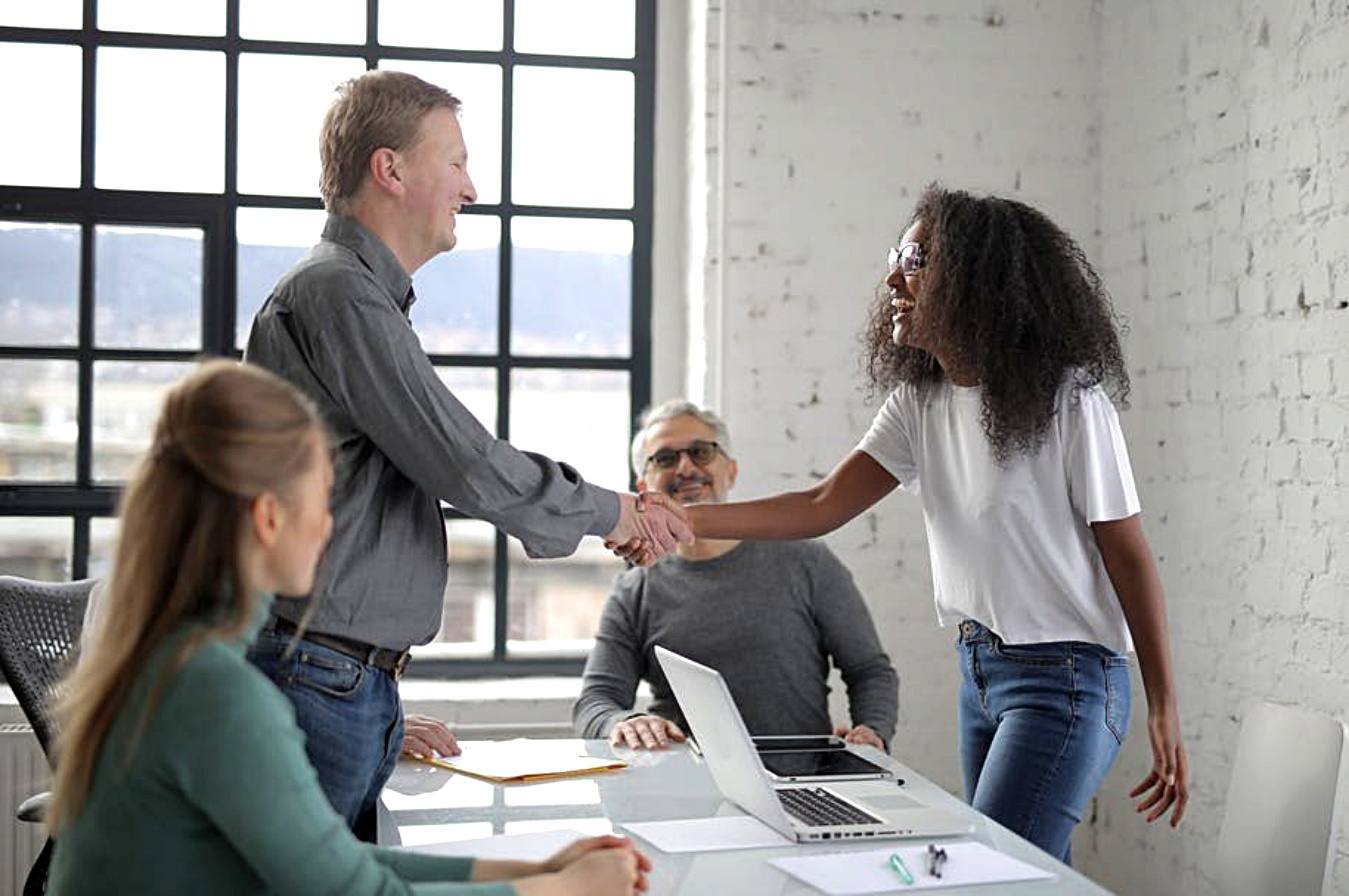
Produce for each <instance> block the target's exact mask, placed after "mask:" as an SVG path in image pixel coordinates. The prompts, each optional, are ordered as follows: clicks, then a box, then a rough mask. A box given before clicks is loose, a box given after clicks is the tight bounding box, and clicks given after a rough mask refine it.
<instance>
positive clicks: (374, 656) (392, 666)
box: [270, 616, 412, 681]
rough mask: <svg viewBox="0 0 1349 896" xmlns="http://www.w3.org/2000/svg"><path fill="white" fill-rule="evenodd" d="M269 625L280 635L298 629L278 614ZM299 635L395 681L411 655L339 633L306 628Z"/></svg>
mask: <svg viewBox="0 0 1349 896" xmlns="http://www.w3.org/2000/svg"><path fill="white" fill-rule="evenodd" d="M270 627H271V629H272V630H273V631H275V632H276V633H278V634H281V635H293V634H295V633H296V632H297V631H299V629H298V628H296V625H295V623H293V622H291V621H290V620H289V619H282V618H281V617H280V616H273V617H272V621H271V626H270ZM300 637H301V640H304V641H312V642H313V643H315V644H317V645H319V646H320V647H327V648H328V649H329V650H336V651H337V652H338V653H340V654H343V655H344V656H349V657H351V658H352V659H354V660H357V661H359V662H362V663H364V664H365V665H367V666H374V667H375V668H376V669H382V670H384V671H385V672H388V673H389V674H390V675H392V676H393V678H394V680H395V681H397V680H398V679H400V678H402V677H403V673H404V672H406V671H407V667H408V659H409V657H410V656H411V655H412V651H410V650H401V651H400V650H390V649H389V648H387V647H375V646H374V645H372V644H366V643H365V642H364V641H355V640H352V639H351V638H343V637H341V636H340V635H325V634H323V633H322V632H312V631H307V630H306V631H305V633H304V634H303V635H301V636H300Z"/></svg>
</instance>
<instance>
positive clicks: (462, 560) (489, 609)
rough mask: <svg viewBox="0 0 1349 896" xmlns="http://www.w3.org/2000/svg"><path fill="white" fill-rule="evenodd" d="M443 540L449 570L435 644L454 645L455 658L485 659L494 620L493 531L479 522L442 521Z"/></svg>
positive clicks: (489, 648) (441, 652)
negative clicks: (447, 548)
mask: <svg viewBox="0 0 1349 896" xmlns="http://www.w3.org/2000/svg"><path fill="white" fill-rule="evenodd" d="M445 537H446V538H447V539H449V545H450V554H449V557H450V560H449V563H450V569H449V579H448V580H447V582H446V583H445V615H444V617H443V618H442V620H441V623H440V634H438V635H436V641H437V642H438V643H441V644H455V645H458V648H459V649H457V650H455V651H454V654H455V655H478V656H489V655H491V653H492V641H493V627H494V625H495V622H494V620H495V618H496V614H495V612H494V609H493V601H494V596H493V595H494V591H493V587H492V566H493V562H494V561H493V555H494V552H495V549H496V541H495V539H496V529H495V528H493V527H492V526H491V525H490V524H489V523H484V522H481V521H479V520H446V521H445ZM434 652H435V653H437V654H439V655H441V656H443V655H444V652H443V651H434Z"/></svg>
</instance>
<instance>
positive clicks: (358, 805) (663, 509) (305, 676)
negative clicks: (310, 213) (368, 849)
mask: <svg viewBox="0 0 1349 896" xmlns="http://www.w3.org/2000/svg"><path fill="white" fill-rule="evenodd" d="M458 107H459V101H458V100H457V99H456V98H455V97H453V96H452V95H450V94H449V93H448V92H446V91H445V90H443V89H442V88H440V87H436V86H433V85H431V84H427V83H426V82H425V81H422V80H420V79H418V78H415V77H413V76H412V75H407V74H403V73H400V72H392V71H374V72H367V73H366V74H365V75H363V76H361V77H359V78H356V79H354V80H352V81H350V82H348V83H347V84H345V85H343V86H342V88H341V89H340V91H339V95H338V98H337V99H336V100H335V101H334V103H333V105H332V107H331V108H330V109H329V110H328V114H327V116H326V118H325V119H324V123H323V128H322V133H321V140H320V156H321V161H322V174H321V179H320V188H321V191H322V193H323V200H324V204H325V206H326V207H327V208H328V211H329V213H330V214H329V217H328V221H327V224H326V225H325V226H324V229H323V238H322V241H321V242H320V243H319V244H318V245H317V246H315V247H314V249H313V250H311V251H310V253H309V254H308V255H307V256H305V258H303V259H302V260H301V261H300V262H299V263H298V264H296V266H295V267H294V268H293V269H292V270H291V271H290V272H289V273H288V274H286V275H285V276H284V277H283V278H282V279H281V281H280V282H279V283H278V284H277V286H276V288H275V289H274V290H273V292H272V294H271V296H270V297H269V298H268V299H267V301H266V303H265V304H264V305H263V307H262V309H261V310H260V311H259V312H258V315H257V318H256V319H255V320H254V321H253V329H252V332H251V333H250V334H249V338H248V348H247V351H246V352H245V360H247V361H250V362H253V363H256V364H259V365H261V366H263V367H266V368H268V369H270V370H272V371H274V372H276V373H278V374H280V375H282V376H284V377H285V378H286V379H288V380H290V381H291V382H292V383H294V384H295V385H297V386H299V387H300V388H301V389H302V390H303V391H304V392H305V393H306V394H307V395H308V396H309V397H310V398H312V399H313V400H314V402H315V403H316V404H317V405H318V407H319V410H320V411H321V412H322V414H323V418H324V420H325V422H326V423H327V425H328V427H329V430H330V432H331V435H332V439H333V468H334V477H335V481H334V484H333V506H332V512H333V534H332V539H331V541H330V542H329V545H328V548H327V552H326V554H325V556H324V559H323V561H322V563H321V564H320V567H319V572H318V579H317V582H316V584H315V587H314V593H313V594H312V595H311V596H310V597H309V598H308V599H307V600H306V599H298V600H296V599H289V600H277V601H276V603H275V605H274V607H273V613H274V616H273V618H272V620H271V621H270V622H269V623H268V624H267V625H266V626H265V627H264V629H263V631H262V633H261V635H260V636H259V639H258V642H257V644H256V645H255V647H254V648H253V650H252V652H251V653H250V658H251V659H252V660H253V662H254V663H255V664H256V665H257V666H258V668H259V669H261V670H262V671H263V672H265V673H266V674H268V675H269V676H270V677H271V678H272V679H273V681H275V682H276V684H277V686H278V687H280V688H281V690H282V691H284V692H285V693H286V695H287V696H288V697H289V698H290V699H291V702H292V703H293V704H294V706H295V710H296V716H297V721H298V722H299V724H300V727H301V728H302V729H304V732H305V737H306V749H307V751H308V753H309V758H310V761H311V762H312V763H313V765H314V768H315V770H316V771H317V772H318V776H319V782H320V783H321V784H322V785H323V788H324V791H325V793H327V795H328V798H329V800H330V801H331V802H332V803H333V806H334V808H336V809H337V811H338V812H339V813H340V814H342V815H344V816H345V817H346V818H347V821H348V823H350V824H351V825H352V827H353V830H355V831H356V833H357V834H358V835H360V836H363V837H365V838H366V839H373V837H374V808H375V802H376V800H377V799H378V797H379V793H380V790H381V789H382V788H383V786H384V782H385V781H386V780H387V779H388V776H389V774H390V772H391V771H392V769H393V765H394V763H395V762H396V761H397V758H398V753H399V750H400V748H401V747H402V746H403V740H404V719H403V714H402V709H401V705H400V703H399V700H398V685H397V679H398V678H399V677H400V676H401V675H402V672H403V669H404V668H405V666H406V664H407V659H408V648H409V647H410V646H411V645H413V644H424V643H426V642H427V641H430V640H431V639H432V638H433V637H434V636H435V635H436V632H437V631H438V629H439V626H440V618H441V611H442V603H443V599H444V590H445V577H446V546H445V529H444V522H443V520H442V518H441V512H440V506H439V504H438V500H440V499H443V500H445V501H449V502H450V503H451V504H453V505H454V506H455V507H457V508H458V509H459V510H462V511H463V512H465V513H467V514H470V515H472V516H475V517H479V518H481V519H484V520H487V521H489V522H491V523H493V524H495V525H496V526H498V527H499V528H501V529H502V530H503V531H505V532H507V533H508V534H510V535H514V536H515V537H517V538H518V539H520V541H521V542H522V543H523V545H524V547H525V551H526V552H527V553H528V554H529V556H531V557H558V556H564V555H566V554H570V553H571V552H572V551H574V550H575V549H576V545H577V543H578V542H579V541H580V539H581V538H582V537H583V536H586V535H596V536H602V537H604V538H605V539H606V541H607V542H610V543H611V544H614V545H617V546H618V552H619V553H621V554H623V555H624V556H635V557H636V559H637V560H638V561H639V562H652V561H653V560H654V559H655V558H656V557H659V556H660V555H662V554H663V553H664V552H665V551H668V550H670V549H671V548H673V547H674V545H675V542H676V540H677V539H680V538H682V539H685V540H691V538H692V536H691V535H690V534H689V532H688V530H687V527H686V526H685V525H684V523H683V521H682V519H681V517H682V511H679V510H678V508H677V507H674V509H673V510H672V509H671V508H672V507H673V506H674V505H673V504H672V503H671V502H668V501H665V500H664V499H663V498H662V497H661V496H656V498H654V499H652V500H651V501H649V502H648V505H647V506H646V508H645V510H641V509H640V508H639V507H638V505H637V502H636V501H635V500H634V497H633V496H631V495H618V494H615V493H614V492H611V491H608V490H607V489H602V488H598V487H596V486H593V485H591V484H589V483H587V482H585V481H584V480H583V479H582V478H581V477H580V475H578V474H577V472H576V471H575V470H574V469H572V468H571V467H569V466H567V465H566V464H562V463H558V462H556V461H553V460H549V459H548V458H546V457H542V456H540V455H537V454H529V453H526V452H521V451H518V450H516V449H515V448H513V447H511V445H509V444H508V443H506V442H504V441H502V440H500V439H497V438H495V437H493V435H492V434H491V433H489V432H487V430H485V429H484V428H483V427H482V425H481V424H479V422H478V421H477V420H476V419H474V417H473V415H472V414H470V413H469V412H468V411H467V410H466V409H465V408H464V406H463V405H462V404H461V403H460V402H459V401H458V400H457V399H456V398H455V397H454V396H453V395H452V394H451V393H450V392H449V391H448V390H447V389H446V388H445V386H444V384H443V383H442V382H441V380H440V378H439V377H438V376H437V375H436V371H435V368H434V367H433V366H432V365H431V362H430V360H429V359H428V358H427V356H426V354H425V352H423V351H422V348H421V345H420V343H419V342H418V340H417V337H416V335H415V334H414V333H413V330H412V326H411V323H410V322H409V317H408V314H409V309H411V307H412V304H413V302H414V301H415V300H416V296H415V295H414V293H413V290H412V273H413V272H414V271H416V270H417V269H418V268H419V267H421V265H422V264H424V263H425V262H427V261H429V260H430V259H431V258H433V257H434V256H436V255H438V254H439V253H441V252H445V251H448V250H449V249H451V248H453V246H454V243H455V235H454V227H455V218H456V215H457V214H458V212H459V210H460V209H461V208H462V206H464V205H466V204H468V203H471V202H473V201H474V200H475V199H476V198H477V194H476V192H475V191H474V188H473V181H472V180H471V179H470V178H469V175H468V170H467V165H468V154H467V150H466V148H465V146H464V140H463V136H462V133H461V131H460V129H459V122H458V114H457V113H458ZM300 630H303V634H302V640H301V641H300V646H299V649H296V650H290V649H289V648H290V647H291V646H292V643H293V642H294V641H295V639H296V637H297V634H298V633H299V631H300ZM426 721H427V720H425V719H422V720H420V722H421V724H422V726H423V727H422V728H421V729H420V730H419V732H418V738H417V740H416V742H415V743H414V744H413V746H414V748H417V749H421V750H426V749H429V748H439V749H441V750H443V751H447V752H454V751H455V750H456V749H457V748H456V747H455V745H454V742H453V739H452V738H451V737H450V735H449V731H448V729H446V728H444V726H443V725H439V723H436V725H432V726H429V727H428V726H427V725H426ZM437 725H438V726H439V727H436V726H437ZM409 740H412V739H411V738H409Z"/></svg>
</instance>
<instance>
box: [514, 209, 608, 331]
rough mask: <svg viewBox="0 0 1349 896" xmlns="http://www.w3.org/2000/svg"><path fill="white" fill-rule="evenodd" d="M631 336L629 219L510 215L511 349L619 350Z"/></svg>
mask: <svg viewBox="0 0 1349 896" xmlns="http://www.w3.org/2000/svg"><path fill="white" fill-rule="evenodd" d="M631 342H632V224H631V222H628V221H605V220H586V219H576V218H515V219H513V220H512V221H511V351H512V352H514V353H515V354H518V355H585V356H609V357H612V356H619V357H621V356H625V355H627V354H628V353H629V351H630V350H631Z"/></svg>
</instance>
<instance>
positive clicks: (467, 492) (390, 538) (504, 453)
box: [244, 215, 618, 650]
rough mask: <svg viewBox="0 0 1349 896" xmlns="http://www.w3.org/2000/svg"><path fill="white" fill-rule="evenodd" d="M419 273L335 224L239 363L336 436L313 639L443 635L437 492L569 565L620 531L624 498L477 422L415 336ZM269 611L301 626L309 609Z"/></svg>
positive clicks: (265, 310) (365, 234)
mask: <svg viewBox="0 0 1349 896" xmlns="http://www.w3.org/2000/svg"><path fill="white" fill-rule="evenodd" d="M414 298H415V297H414V295H413V292H412V278H411V277H410V276H408V274H407V272H406V271H404V270H403V267H402V265H400V264H399V262H398V259H397V258H396V257H394V254H393V252H392V251H390V249H389V248H388V247H387V246H386V245H384V243H382V242H381V241H380V240H379V238H378V237H377V236H375V235H374V234H373V233H371V232H370V231H369V230H367V229H366V228H365V227H363V226H362V225H361V224H359V223H358V222H356V221H355V220H353V219H351V218H345V217H340V216H337V215H330V216H329V217H328V221H327V224H326V225H325V226H324V228H323V239H322V241H321V242H320V243H319V244H318V245H317V246H315V247H314V248H313V249H312V250H310V252H309V254H308V255H306V256H305V257H304V258H303V259H302V260H301V261H300V262H299V263H298V264H296V265H295V267H294V268H292V269H291V270H290V272H289V273H287V274H286V275H285V276H284V277H282V278H281V282H279V283H278V284H277V285H276V288H275V289H274V290H273V291H272V294H271V296H270V297H268V299H267V302H266V303H265V304H264V305H263V306H262V310H261V311H259V312H258V316H257V318H256V319H254V321H253V329H252V332H251V333H249V336H248V348H247V350H246V351H245V353H244V359H245V360H247V361H251V362H253V363H254V364H258V365H261V366H262V367H265V368H267V369H268V370H271V371H273V372H274V373H278V374H280V375H281V376H283V377H285V378H286V379H287V380H289V381H290V382H292V383H294V384H295V385H297V386H299V387H300V389H301V390H303V391H304V392H305V393H306V394H307V395H308V396H309V397H310V398H312V399H313V400H314V401H315V402H316V403H317V405H318V408H319V411H320V412H321V413H322V414H323V418H324V421H325V422H326V423H327V425H328V427H329V430H330V432H331V434H332V437H333V447H334V454H333V473H334V476H335V479H334V484H333V503H332V511H333V535H332V541H331V542H330V543H329V545H328V549H327V551H326V553H325V554H324V557H323V560H322V562H321V563H320V565H319V571H318V579H317V581H316V584H315V589H314V594H313V599H315V600H318V601H319V602H320V603H319V604H318V607H317V609H316V612H315V614H314V615H313V617H312V618H311V622H310V628H311V630H313V631H316V632H325V633H327V634H334V635H342V636H345V637H348V638H354V639H356V640H359V641H364V642H366V643H368V644H373V645H375V646H378V647H388V648H392V649H395V650H402V649H404V648H406V647H408V646H409V645H411V644H424V643H426V642H427V641H430V640H431V639H432V638H433V637H435V635H436V632H437V631H438V630H439V627H440V617H441V608H442V603H443V600H444V598H443V595H444V591H445V575H446V552H445V529H444V526H443V523H442V519H441V514H440V508H439V505H438V504H437V499H444V500H446V501H448V502H450V503H451V504H453V505H454V506H455V507H457V508H458V509H460V510H462V511H463V512H464V513H467V514H469V515H470V516H475V517H479V518H481V519H484V520H487V521H488V522H491V523H493V524H495V525H496V526H498V527H500V528H501V529H502V530H503V531H505V532H507V533H508V534H510V535H514V536H515V537H517V538H519V539H520V541H521V542H522V543H523V544H524V547H525V551H526V553H528V554H529V556H531V557H561V556H566V555H568V554H570V553H572V552H573V551H575V550H576V545H577V543H578V542H579V541H580V540H581V538H582V536H585V535H605V534H607V533H608V532H610V531H611V530H612V529H613V528H614V526H615V525H617V522H618V498H617V496H616V495H615V494H614V493H613V492H611V491H609V490H608V489H603V488H599V487H598V486H594V485H591V484H589V483H587V482H585V481H584V480H582V479H581V477H580V475H579V474H577V472H576V471H575V470H573V469H572V468H571V467H569V466H567V465H566V464H561V463H557V462H556V461H552V460H549V459H548V458H546V457H542V456H540V455H537V454H531V453H529V452H523V451H518V450H516V449H515V448H513V447H511V445H510V444H509V443H507V442H504V441H502V440H501V439H498V438H496V437H494V436H493V435H492V434H491V433H489V432H488V431H487V430H486V429H484V428H483V426H482V424H480V423H479V422H478V421H477V420H476V419H475V418H474V417H473V415H472V414H470V413H469V412H468V410H467V409H466V408H465V407H464V406H463V405H462V404H461V403H460V402H459V400H458V399H456V398H455V397H454V395H452V394H451V393H450V391H449V390H448V389H446V388H445V385H444V383H442V382H441V380H440V378H439V377H438V376H437V375H436V371H435V368H434V367H433V366H432V365H431V362H430V360H429V359H428V358H427V357H426V353H425V352H424V351H422V347H421V343H420V342H418V340H417V336H416V334H415V333H413V331H412V325H411V323H410V322H409V320H408V309H409V307H410V306H411V305H412V302H413V301H414ZM273 609H274V611H275V612H276V613H277V614H278V615H281V616H284V617H286V618H287V619H291V620H293V621H298V620H299V619H300V617H301V616H302V615H303V613H304V611H305V602H304V601H303V600H278V601H277V602H276V604H275V605H274V608H273Z"/></svg>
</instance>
